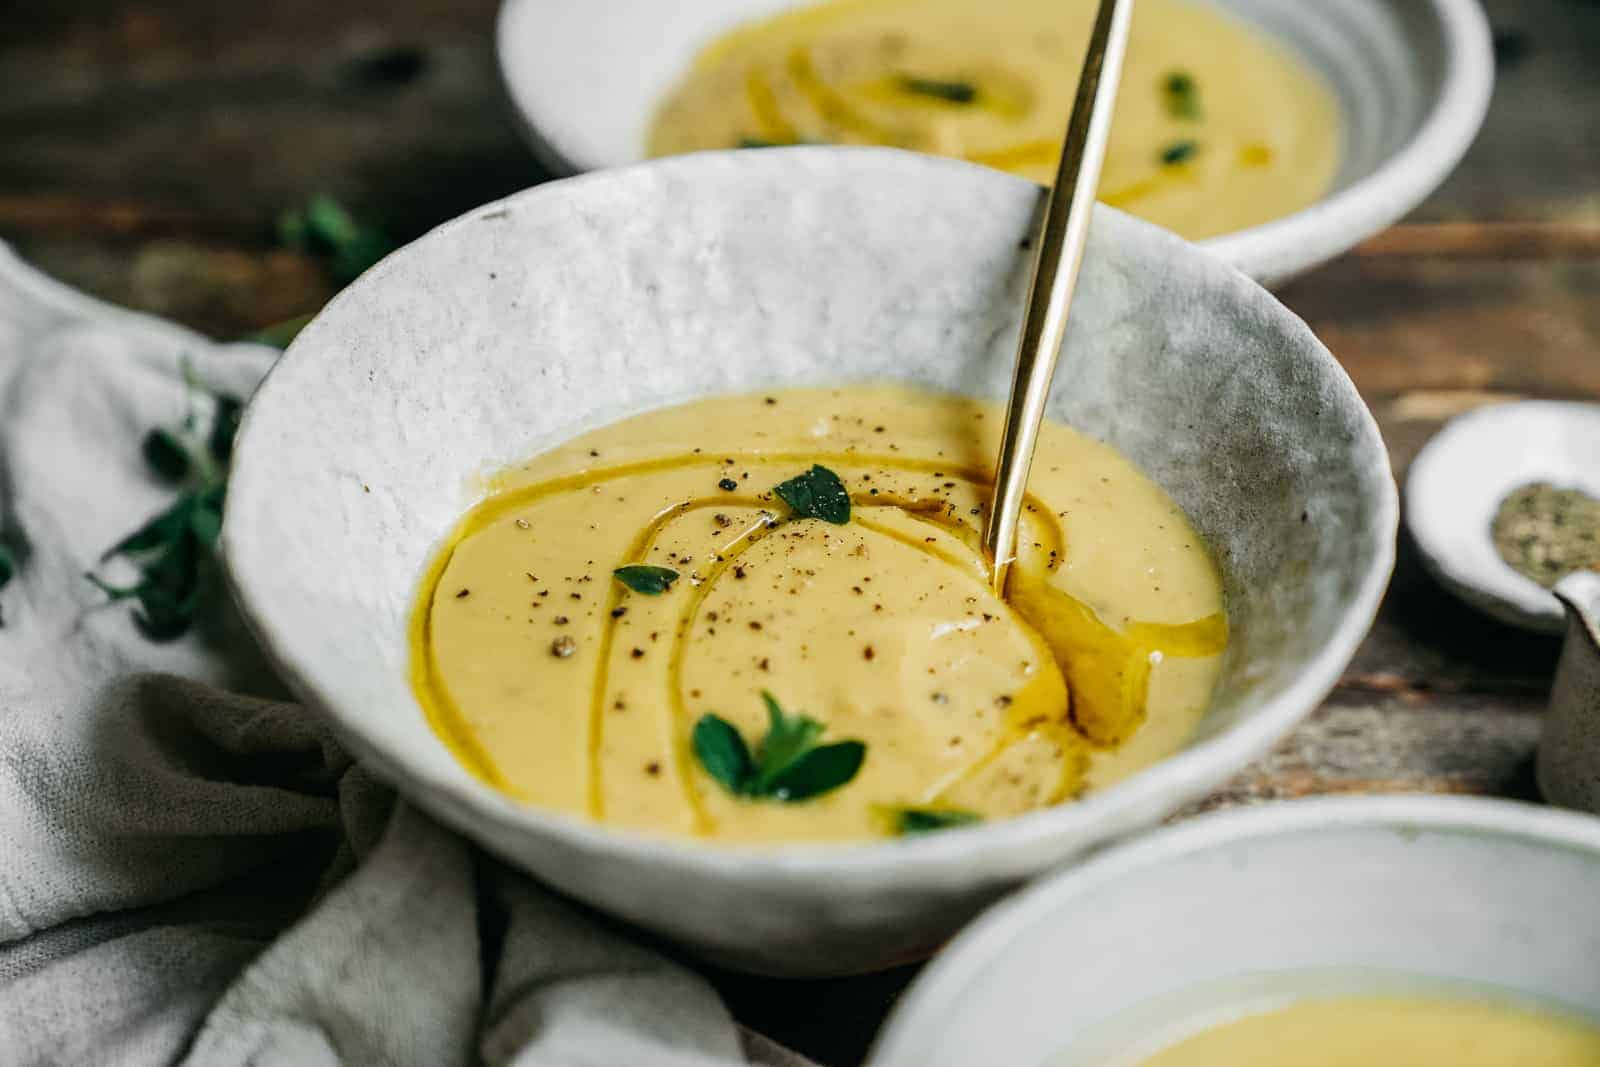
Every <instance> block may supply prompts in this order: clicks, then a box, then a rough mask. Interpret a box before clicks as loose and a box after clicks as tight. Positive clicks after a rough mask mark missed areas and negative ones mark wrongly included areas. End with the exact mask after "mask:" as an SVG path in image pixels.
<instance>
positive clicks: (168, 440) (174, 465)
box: [139, 429, 193, 482]
mask: <svg viewBox="0 0 1600 1067" xmlns="http://www.w3.org/2000/svg"><path fill="white" fill-rule="evenodd" d="M139 451H140V452H142V453H143V454H144V461H145V462H146V463H148V464H149V465H150V469H151V470H153V471H155V472H156V473H157V474H158V475H160V476H161V477H163V478H165V479H166V480H167V481H169V482H181V481H183V479H185V478H187V477H188V476H189V469H190V468H191V467H192V466H193V461H192V460H191V459H190V458H189V450H188V449H187V448H185V447H184V444H183V441H182V440H181V439H180V438H179V437H178V435H177V434H175V433H173V432H172V431H171V430H160V429H156V430H151V431H150V432H149V433H147V434H145V435H144V443H143V444H141V445H140V446H139Z"/></svg>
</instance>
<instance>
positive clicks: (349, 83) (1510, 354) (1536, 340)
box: [0, 0, 1600, 1067]
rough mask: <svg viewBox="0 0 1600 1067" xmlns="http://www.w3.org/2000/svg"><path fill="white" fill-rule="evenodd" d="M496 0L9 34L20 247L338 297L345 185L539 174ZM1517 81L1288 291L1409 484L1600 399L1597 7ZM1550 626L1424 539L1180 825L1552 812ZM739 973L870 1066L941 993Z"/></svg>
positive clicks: (1505, 59)
mask: <svg viewBox="0 0 1600 1067" xmlns="http://www.w3.org/2000/svg"><path fill="white" fill-rule="evenodd" d="M497 6H498V4H497V0H388V2H384V3H380V2H378V0H340V2H337V3H330V2H329V0H278V2H274V3H265V4H218V3H215V2H214V0H161V2H134V3H118V2H115V0H55V2H52V3H49V4H30V5H13V8H14V10H10V9H8V11H7V13H6V16H5V25H6V31H5V36H4V37H3V38H0V86H4V87H5V89H4V91H3V92H0V238H3V239H5V240H8V241H10V242H13V243H14V244H15V245H16V246H17V247H18V248H19V250H20V251H21V252H22V253H23V254H24V255H25V256H27V257H29V258H30V259H32V260H33V261H34V262H36V263H37V264H39V265H40V266H42V267H43V268H44V269H46V270H48V271H49V272H51V273H53V274H55V275H57V276H58V277H61V278H63V279H64V280H66V281H68V282H70V283H72V284H74V285H78V286H80V287H82V288H84V289H86V290H88V291H89V292H92V293H95V294H97V295H99V296H101V297H104V298H106V299H110V300H113V301H115V302H118V303H122V304H126V305H129V306H133V307H138V308H143V309H146V310H151V311H155V312H158V313H160V314H163V315H167V316H170V317H172V318H175V319H177V320H179V321H182V322H185V323H188V324H189V325H192V326H195V327H197V328H199V329H202V330H204V331H206V332H208V333H211V334H213V335H215V336H220V337H230V336H238V335H240V334H244V333H248V332H251V331H253V330H255V329H258V328H260V327H262V326H264V325H267V324H269V323H272V322H276V321H280V320H282V319H287V318H290V317H293V316H295V315H299V314H301V313H303V312H306V311H310V310H313V309H315V308H316V307H318V306H320V304H321V303H322V302H323V301H325V300H326V299H327V298H328V297H329V296H330V295H331V294H332V292H333V285H332V282H331V280H330V279H329V278H328V277H327V276H326V275H325V273H324V271H323V268H322V267H321V266H320V265H319V264H317V263H316V262H314V261H312V260H310V259H308V258H306V257H304V256H300V255H297V254H294V253H290V252H286V251H283V250H281V249H277V248H275V247H274V239H273V220H274V219H275V217H276V216H277V214H278V213H279V212H280V211H282V210H283V209H285V208H288V207H292V206H295V205H297V204H300V203H302V202H303V201H304V200H305V199H306V198H307V197H308V196H310V195H312V194H313V193H316V192H320V191H326V192H329V193H332V194H333V195H335V196H337V197H338V198H340V199H341V200H342V201H343V202H345V203H346V204H348V205H349V206H350V207H351V208H352V209H353V210H355V211H356V212H357V213H358V214H359V215H362V216H363V217H365V218H366V219H367V220H369V221H373V222H376V223H379V224H381V225H382V226H383V227H385V228H386V229H387V230H389V231H390V233H391V234H393V235H394V236H395V237H397V238H399V239H402V240H404V239H407V238H410V237H412V236H415V235H417V234H420V233H422V232H424V231H425V230H426V229H428V228H429V227H431V226H432V225H434V224H436V223H438V222H440V221H443V220H444V219H447V218H450V217H452V216H454V215H456V214H459V213H460V212H462V211H464V210H465V209H467V208H469V207H472V206H474V205H476V204H479V203H481V202H483V201H485V200H489V199H492V198H494V197H497V196H500V195H503V194H505V193H508V192H511V191H513V190H515V189H518V188H521V187H523V186H526V185H529V184H532V183H534V182H536V181H538V180H540V179H541V178H542V177H543V175H542V174H541V172H540V170H539V168H538V166H537V164H535V163H534V161H533V160H532V158H531V156H530V155H529V153H528V152H527V150H526V147H525V145H524V144H523V143H522V141H521V139H520V137H519V135H518V132H517V129H516V126H515V122H514V120H513V119H512V117H511V115H510V112H509V109H508V108H507V106H506V105H505V103H504V101H503V99H502V95H501V92H500V88H499V84H498V75H497V73H496V71H495V68H494V63H493V47H492V31H493V22H494V14H495V11H496V8H497ZM1485 7H1486V9H1487V10H1488V12H1489V14H1490V17H1491V21H1492V22H1493V24H1494V26H1495V29H1496V48H1497V53H1498V56H1499V81H1498V86H1497V90H1496V95H1495V100H1494V103H1493V105H1492V107H1491V110H1490V114H1489V117H1488V120H1487V122H1486V124H1485V127H1484V131H1483V133H1482V135H1481V136H1480V137H1479V139H1478V141H1477V143H1476V144H1475V145H1474V146H1473V147H1472V149H1471V150H1470V151H1469V152H1468V155H1467V158H1466V161H1465V162H1464V164H1463V165H1462V167H1461V168H1460V169H1459V170H1458V171H1457V172H1456V174H1455V175H1453V176H1452V177H1451V178H1450V180H1449V181H1447V182H1446V183H1445V185H1444V186H1443V188H1441V189H1440V190H1439V191H1438V192H1437V193H1436V194H1435V195H1434V196H1433V197H1431V198H1430V199H1429V200H1428V202H1427V203H1426V204H1424V205H1423V206H1422V207H1421V208H1420V209H1419V210H1418V211H1417V212H1416V213H1414V215H1413V216H1412V218H1411V219H1410V220H1408V223H1407V224H1406V225H1404V226H1401V227H1396V228H1394V229H1392V230H1390V231H1388V232H1387V233H1384V234H1381V235H1379V236H1377V237H1375V238H1373V239H1372V240H1370V241H1367V242H1366V243H1364V244H1363V245H1362V246H1360V247H1359V248H1358V249H1356V250H1355V252H1353V253H1352V254H1351V255H1349V256H1345V257H1343V258H1341V259H1340V260H1338V261H1336V262H1334V263H1332V264H1329V265H1328V266H1326V267H1324V268H1322V269H1321V270H1318V271H1316V272H1314V273H1312V274H1311V275H1308V276H1307V277H1305V278H1302V279H1300V280H1299V281H1297V282H1295V283H1294V284H1292V285H1290V286H1289V287H1287V288H1286V289H1285V290H1284V292H1283V293H1282V294H1281V295H1282V297H1283V299H1284V301H1285V302H1286V303H1287V304H1288V305H1289V306H1290V307H1291V308H1293V309H1294V310H1296V311H1297V312H1298V313H1299V314H1301V315H1302V316H1303V317H1304V318H1305V319H1306V320H1307V321H1308V322H1309V323H1310V324H1311V326H1312V328H1313V329H1315V330H1316V331H1317V333H1318V335H1319V336H1321V337H1322V338H1323V340H1324V341H1325V342H1326V343H1327V344H1328V346H1329V348H1330V349H1331V350H1332V351H1333V352H1334V354H1335V355H1336V356H1338V358H1339V359H1340V360H1341V361H1342V362H1343V364H1344V366H1345V367H1346V368H1347V370H1348V371H1349V372H1350V375H1351V377H1352V379H1353V380H1354V381H1355V383H1356V385H1357V387H1358V388H1359V389H1360V390H1361V391H1362V393H1363V395H1364V396H1365V397H1366V398H1367V399H1368V401H1369V403H1370V404H1371V406H1372V408H1373V410H1374V413H1375V414H1376V416H1377V418H1378V421H1379V424H1380V427H1381V429H1382V431H1383V434H1384V438H1385V440H1386V441H1387V443H1388V444H1389V446H1390V449H1391V453H1392V456H1393V459H1394V463H1395V469H1396V472H1397V474H1398V475H1401V476H1403V474H1404V472H1405V469H1406V467H1407V466H1408V465H1409V463H1410V461H1411V459H1412V457H1414V456H1415V454H1416V451H1417V449H1419V448H1420V447H1421V446H1422V444H1423V443H1424V442H1425V441H1426V440H1427V439H1428V437H1429V436H1430V435H1431V434H1432V433H1434V432H1435V431H1436V430H1437V429H1438V427H1439V426H1440V425H1441V424H1442V422H1443V421H1444V420H1445V419H1447V418H1449V417H1450V416H1452V415H1454V414H1457V413H1459V412H1461V411H1465V410H1469V409H1470V408H1472V407H1476V406H1479V405H1482V404H1485V403H1493V402H1498V401H1501V400H1505V399H1510V398H1515V397H1518V396H1549V397H1586V398H1597V397H1600V184H1597V181H1596V179H1597V177H1600V106H1597V105H1600V93H1597V91H1596V88H1595V86H1596V83H1595V78H1594V69H1595V63H1596V57H1597V56H1600V4H1597V3H1593V2H1586V0H1488V2H1486V3H1485ZM1556 652H1557V644H1556V642H1555V641H1554V640H1552V639H1549V638H1545V637H1539V636H1533V635H1528V634H1524V633H1521V632H1519V631H1513V630H1510V629H1508V628H1506V627H1503V626H1501V625H1499V624H1496V623H1494V622H1492V621H1490V620H1487V619H1485V618H1482V617H1480V616H1478V615H1476V614H1473V613H1472V612H1470V611H1468V610H1467V609H1465V608H1463V607H1462V606H1461V605H1460V604H1458V603H1457V602H1455V601H1454V600H1453V599H1452V598H1451V597H1450V596H1449V595H1448V594H1446V593H1445V592H1444V591H1442V590H1441V589H1439V588H1438V587H1437V586H1436V585H1435V584H1434V583H1433V582H1432V581H1431V580H1430V579H1429V578H1428V577H1427V576H1426V574H1425V573H1424V572H1423V571H1422V569H1421V567H1420V566H1419V565H1418V562H1417V559H1416V554H1415V551H1414V549H1413V548H1412V546H1411V545H1410V544H1409V542H1408V541H1406V540H1405V539H1404V538H1402V543H1401V546H1400V554H1399V559H1398V563H1397V566H1396V571H1395V576H1394V581H1393V583H1392V585H1391V588H1390V590H1389V593H1388V596H1387V597H1386V599H1385V601H1384V604H1383V607H1382V609H1381V611H1380V614H1379V618H1378V620H1377V623H1376V625H1375V626H1374V628H1373V631H1372V633H1371V635H1370V636H1369V638H1368V639H1367V641H1366V642H1365V643H1364V644H1363V646H1362V647H1361V649H1360V651H1359V652H1358V653H1357V655H1356V657H1355V660H1354V661H1353V662H1352V664H1351V665H1350V668H1349V670H1348V671H1346V673H1345V675H1344V677H1343V678H1342V680H1341V681H1340V683H1339V685H1338V687H1337V688H1336V689H1335V690H1334V692H1333V693H1332V694H1331V696H1330V697H1329V699H1328V700H1327V701H1326V702H1325V703H1324V705H1323V706H1322V707H1321V708H1320V709H1319V710H1318V711H1317V712H1316V713H1315V714H1314V715H1313V716H1312V717H1311V718H1310V719H1309V720H1308V721H1307V722H1306V723H1305V724H1304V725H1303V726H1302V727H1301V728H1300V729H1298V730H1297V731H1295V732H1294V733H1293V734H1292V735H1291V736H1289V737H1288V738H1286V739H1285V740H1284V741H1283V742H1282V744H1280V745H1279V746H1278V747H1277V748H1276V749H1275V750H1274V751H1273V752H1272V753H1271V754H1270V755H1268V756H1267V757H1266V758H1264V759H1262V760H1260V761H1258V762H1257V763H1256V764H1255V765H1253V766H1251V767H1249V768H1248V769H1246V770H1245V771H1244V772H1243V773H1241V774H1240V775H1239V776H1237V777H1236V778H1235V779H1234V780H1233V781H1232V782H1230V783H1229V784H1228V785H1227V786H1225V787H1224V788H1223V789H1221V790H1219V791H1217V792H1216V793H1215V794H1213V795H1212V796H1210V797H1208V798H1205V799H1204V800H1202V801H1201V802H1199V803H1197V804H1195V805H1193V806H1191V808H1189V809H1188V810H1187V811H1185V812H1183V813H1180V814H1179V815H1178V816H1176V817H1175V818H1187V817H1189V816H1190V815H1193V814H1196V813H1199V812H1203V811H1209V810H1213V809H1216V808H1221V807H1229V806H1235V805H1241V804H1255V803H1263V802H1267V801H1275V800H1281V799H1285V798H1294V797H1302V796H1309V795H1316V794H1329V793H1365V792H1418V791H1424V792H1451V793H1476V794H1485V795H1495V796H1510V797H1518V798H1524V799H1532V798H1534V797H1535V790H1534V786H1533V782H1532V777H1531V773H1530V765H1531V759H1532V754H1533V751H1534V747H1535V745H1536V743H1537V739H1538V732H1539V721H1540V715H1541V712H1542V709H1543V706H1544V701H1545V697H1546V691H1547V688H1548V685H1549V680H1550V674H1551V669H1552V666H1553V664H1554V660H1555V656H1556ZM916 970H917V968H916V967H914V966H913V967H903V968H899V969H896V970H894V971H890V972H886V973H884V974H881V975H873V976H867V977H863V978H850V979H838V980H831V981H823V982H785V981H780V980H774V979H756V978H750V977H748V976H739V975H729V974H723V973H715V972H714V973H713V974H712V978H713V981H714V982H715V983H716V985H717V986H718V988H719V989H720V990H721V991H722V993H723V994H724V996H725V997H726V998H727V999H728V1002H729V1004H730V1005H731V1006H732V1008H733V1010H734V1011H735V1013H736V1015H737V1016H738V1017H739V1018H740V1019H741V1020H742V1021H744V1022H746V1023H747V1024H749V1025H751V1026H754V1027H756V1028H757V1029H760V1030H762V1031H763V1032H765V1033H768V1034H770V1035H771V1036H773V1037H774V1038H776V1039H778V1040H780V1041H784V1042H786V1043H788V1044H790V1045H792V1046H794V1047H796V1048H798V1049H800V1050H801V1051H804V1052H806V1053H808V1054H810V1055H811V1056H813V1057H815V1058H816V1059H818V1060H819V1061H820V1062H822V1063H824V1064H828V1065H831V1067H843V1065H845V1064H850V1063H855V1062H858V1061H859V1060H860V1059H861V1057H862V1056H863V1055H864V1052H865V1050H866V1048H867V1044H868V1042H869V1041H870V1039H871V1036H872V1034H873V1033H874V1032H875V1030H876V1029H877V1027H878V1025H879V1024H880V1022H881V1020H882V1018H883V1017H884V1015H885V1014H886V1013H887V1012H888V1010H889V1008H890V1007H891V1006H892V1004H893V1001H894V999H895V997H897V996H898V995H899V993H900V991H901V990H902V989H903V988H904V987H905V985H906V983H907V982H909V981H910V980H911V978H912V977H913V976H914V975H915V973H916Z"/></svg>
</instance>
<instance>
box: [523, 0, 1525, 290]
mask: <svg viewBox="0 0 1600 1067" xmlns="http://www.w3.org/2000/svg"><path fill="white" fill-rule="evenodd" d="M1083 2H1087V0H1083ZM1217 3H1218V6H1220V7H1222V8H1223V9H1225V10H1227V11H1228V12H1230V13H1231V14H1233V15H1235V16H1237V17H1240V18H1243V19H1245V20H1246V21H1248V22H1250V23H1252V24H1254V25H1256V26H1258V27H1260V28H1261V29H1263V30H1265V31H1267V32H1268V33H1270V34H1271V35H1272V36H1274V37H1275V38H1277V39H1279V40H1280V41H1282V42H1284V43H1285V44H1287V45H1288V46H1289V47H1291V48H1293V49H1294V50H1295V51H1297V52H1298V53H1299V54H1300V55H1301V56H1302V57H1303V58H1304V59H1305V60H1306V61H1307V62H1309V63H1310V64H1311V65H1312V67H1313V68H1315V69H1316V70H1317V71H1318V72H1319V73H1320V74H1321V75H1322V76H1323V78H1324V79H1325V80H1326V81H1327V82H1328V84H1329V85H1330V86H1331V87H1332V88H1333V90H1334V93H1335V95H1336V96H1337V97H1338V100H1339V103H1340V105H1341V108H1342V110H1343V112H1344V118H1345V131H1344V133H1345V137H1344V164H1343V166H1342V168H1341V170H1340V172H1339V175H1338V177H1337V179H1336V181H1335V183H1334V188H1333V190H1332V192H1330V193H1329V194H1328V196H1327V197H1326V198H1324V199H1323V200H1322V201H1320V202H1319V203H1317V204H1314V205H1312V206H1311V207H1309V208H1307V209H1305V210H1304V211H1299V212H1296V213H1295V214H1293V215H1290V216H1288V217H1286V218H1282V219H1279V220H1277V221H1275V222H1270V223H1267V224H1265V225H1261V226H1255V227H1251V228H1250V229H1247V230H1240V231H1238V232H1236V233H1230V234H1224V235H1222V236H1220V237H1215V238H1212V239H1210V240H1207V241H1203V242H1201V245H1202V247H1204V248H1206V249H1207V250H1209V251H1211V252H1212V253H1214V254H1216V255H1218V256H1221V257H1222V258H1223V259H1224V260H1226V261H1227V262H1229V263H1231V264H1233V265H1234V266H1236V267H1238V268H1239V269H1240V270H1242V271H1244V272H1245V273H1246V274H1249V275H1250V276H1251V277H1253V278H1255V279H1257V280H1258V281H1261V282H1262V283H1263V284H1267V285H1276V284H1278V283H1281V282H1284V281H1287V280H1288V279H1289V278H1292V277H1294V276H1295V275H1297V274H1300V273H1302V272H1304V271H1306V270H1309V269H1310V268H1312V267H1314V266H1316V265H1317V264H1319V263H1323V262H1326V261H1327V260H1329V259H1332V258H1333V257H1334V256H1336V255H1338V254H1339V253H1341V252H1343V251H1345V250H1347V249H1349V248H1350V247H1352V246H1353V245H1355V244H1356V243H1357V242H1359V241H1361V240H1362V239H1363V238H1366V237H1369V236H1371V235H1372V234H1374V233H1376V232H1378V231H1379V230H1381V229H1383V228H1384V227H1385V226H1388V225H1389V224H1390V223H1393V222H1395V221H1397V220H1398V219H1400V218H1401V217H1402V216H1404V215H1405V214H1406V213H1407V212H1409V211H1410V210H1411V209H1412V208H1414V207H1416V206H1417V205H1418V204H1420V203H1421V202H1422V201H1423V199H1424V198H1425V197H1426V196H1427V195H1428V194H1429V193H1430V192H1432V191H1433V190H1434V189H1435V188H1437V187H1438V185H1439V183H1440V182H1442V181H1443V180H1444V179H1445V176H1446V175H1448V174H1449V173H1450V171H1451V170H1452V169H1454V167H1455V165H1456V163H1458V162H1459V161H1460V159H1461V156H1462V154H1463V153H1465V152H1466V150H1467V146H1468V145H1470V144H1471V143H1472V139H1473V137H1475V136H1476V135H1477V132H1478V127H1479V126H1480V125H1481V124H1482V122H1483V116H1484V112H1485V111H1486V110H1487V108H1488V105H1489V92H1490V87H1491V85H1492V84H1493V80H1494V56H1493V53H1492V51H1491V48H1490V38H1489V27H1488V23H1487V21H1486V20H1485V18H1484V16H1483V11H1482V9H1481V8H1479V6H1478V3H1477V0H1316V2H1314V3H1307V2H1306V0H1217ZM795 6H798V5H797V4H796V3H795V2H794V0H686V2H675V3H661V2H659V0H585V2H584V3H581V4H575V3H572V2H571V0H506V2H505V4H504V6H503V7H502V8H501V10H500V24H499V29H498V41H497V48H498V52H499V57H500V69H501V73H502V76H503V78H504V81H505V84H506V88H507V91H508V92H509V93H510V95H511V101H512V104H513V105H514V106H515V107H516V109H517V112H518V113H519V114H520V115H521V117H522V120H523V125H524V128H525V130H526V131H527V133H528V136H529V137H530V139H531V140H532V143H533V146H534V148H535V150H536V151H537V153H538V154H539V157H540V159H541V160H542V161H543V162H544V164H545V165H546V166H547V167H550V168H551V169H553V170H554V171H555V172H556V173H557V174H571V173H575V172H578V171H585V170H594V169H598V168H601V167H611V166H617V165H619V164H623V163H632V162H635V161H637V160H639V159H640V158H641V157H642V156H643V153H644V147H645V135H646V132H647V130H648V128H649V124H650V121H651V118H652V116H653V114H654V111H655V108H656V105H657V104H658V103H659V102H660V100H661V98H662V96H663V95H664V94H665V93H666V91H667V90H668V89H669V88H670V87H671V86H672V85H673V84H674V83H675V82H676V80H677V79H678V78H679V77H680V76H681V75H682V74H683V73H684V72H685V71H686V70H687V69H688V66H689V63H690V61H691V60H692V59H693V57H694V56H695V54H696V53H697V52H698V51H699V50H700V48H701V47H702V46H704V45H705V44H706V43H708V42H709V41H711V40H713V39H715V38H716V37H717V36H718V35H720V34H721V33H723V32H725V31H726V30H728V29H729V28H731V27H733V26H735V25H737V24H739V23H741V22H746V21H749V20H752V19H757V18H760V17H762V16H765V15H770V14H772V13H774V12H777V11H782V10H786V9H789V8H792V7H795Z"/></svg>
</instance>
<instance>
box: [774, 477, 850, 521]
mask: <svg viewBox="0 0 1600 1067" xmlns="http://www.w3.org/2000/svg"><path fill="white" fill-rule="evenodd" d="M773 492H775V493H777V494H778V497H779V498H780V499H781V500H782V501H783V502H784V503H785V504H788V505H789V509H790V510H791V511H793V512H794V517H795V518H797V519H821V520H822V521H823V522H831V523H833V524H834V525H835V526H843V525H844V524H845V523H847V522H849V521H850V494H849V493H848V492H847V491H846V490H845V487H844V482H842V481H840V480H839V476H838V475H837V474H835V473H833V472H832V471H831V470H829V469H828V468H827V467H824V466H822V465H821V464H812V467H811V469H810V470H808V471H806V472H805V473H804V474H797V475H795V476H794V477H793V478H790V479H789V480H788V481H786V482H782V483H780V484H779V485H778V486H777V487H776V488H774V489H773Z"/></svg>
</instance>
